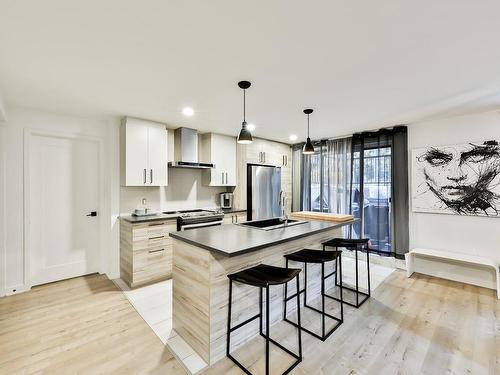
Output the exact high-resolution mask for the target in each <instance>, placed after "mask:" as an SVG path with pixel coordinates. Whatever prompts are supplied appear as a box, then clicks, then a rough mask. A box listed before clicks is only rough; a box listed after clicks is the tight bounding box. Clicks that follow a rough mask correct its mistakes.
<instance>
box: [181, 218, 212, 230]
mask: <svg viewBox="0 0 500 375" xmlns="http://www.w3.org/2000/svg"><path fill="white" fill-rule="evenodd" d="M221 224H222V219H221V220H218V221H209V222H205V223H196V224H186V225H181V230H186V229H192V228H199V227H211V226H215V225H221Z"/></svg>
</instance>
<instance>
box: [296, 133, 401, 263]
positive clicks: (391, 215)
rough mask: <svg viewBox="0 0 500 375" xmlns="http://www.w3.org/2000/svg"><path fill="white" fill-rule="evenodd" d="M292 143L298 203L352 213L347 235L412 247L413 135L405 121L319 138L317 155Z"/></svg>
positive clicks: (377, 247)
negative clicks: (409, 135)
mask: <svg viewBox="0 0 500 375" xmlns="http://www.w3.org/2000/svg"><path fill="white" fill-rule="evenodd" d="M301 148H302V146H301V145H295V146H294V148H293V160H294V165H293V170H294V172H293V191H294V194H293V197H294V198H293V209H294V210H295V211H299V210H300V211H302V210H304V211H316V212H332V213H338V214H348V213H351V214H353V215H354V217H355V218H358V219H360V220H359V222H357V223H356V224H353V225H352V226H351V227H346V228H349V229H348V233H344V235H346V236H351V237H352V238H368V239H369V240H370V249H371V251H373V252H378V253H380V254H382V255H393V256H395V257H398V258H400V259H404V254H405V253H406V252H408V247H409V233H408V214H409V208H408V205H409V203H408V196H409V193H408V140H407V129H406V127H405V126H395V127H393V128H391V129H380V130H379V131H375V132H364V133H357V134H354V135H353V136H352V138H343V139H332V140H324V141H320V142H316V143H315V144H314V148H315V150H316V153H315V154H313V155H303V154H302V150H301Z"/></svg>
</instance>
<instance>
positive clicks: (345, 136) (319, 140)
mask: <svg viewBox="0 0 500 375" xmlns="http://www.w3.org/2000/svg"><path fill="white" fill-rule="evenodd" d="M400 126H407V125H403V124H400V125H394V126H389V127H387V128H379V129H376V130H362V131H360V132H356V133H352V134H347V135H339V136H336V137H330V138H320V139H316V140H313V141H312V142H313V143H314V142H321V141H334V140H336V139H345V138H352V137H353V136H354V134H362V133H371V132H378V131H380V130H392V129H394V128H397V127H400ZM304 143H305V142H299V143H294V144H292V146H294V145H301V144H304Z"/></svg>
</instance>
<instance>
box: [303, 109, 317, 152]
mask: <svg viewBox="0 0 500 375" xmlns="http://www.w3.org/2000/svg"><path fill="white" fill-rule="evenodd" d="M304 113H305V114H306V115H307V140H306V143H305V145H304V147H303V148H302V153H303V154H304V155H311V154H314V146H313V144H312V142H311V138H309V115H310V114H311V113H313V110H312V109H304Z"/></svg>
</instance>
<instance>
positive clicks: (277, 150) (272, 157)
mask: <svg viewBox="0 0 500 375" xmlns="http://www.w3.org/2000/svg"><path fill="white" fill-rule="evenodd" d="M283 146H284V145H283V144H282V143H278V142H272V141H264V143H263V152H264V160H265V161H264V164H266V165H274V166H276V167H281V166H283Z"/></svg>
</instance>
